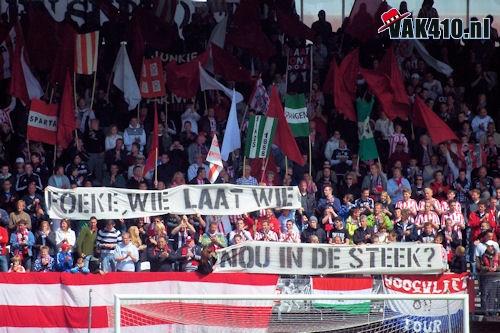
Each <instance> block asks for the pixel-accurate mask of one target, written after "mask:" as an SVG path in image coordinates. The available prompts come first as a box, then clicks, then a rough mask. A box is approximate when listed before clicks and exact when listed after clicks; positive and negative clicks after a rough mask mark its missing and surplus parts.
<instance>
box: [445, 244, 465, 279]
mask: <svg viewBox="0 0 500 333" xmlns="http://www.w3.org/2000/svg"><path fill="white" fill-rule="evenodd" d="M449 266H450V272H452V273H458V274H460V273H464V272H467V261H466V260H465V248H464V247H463V246H458V247H457V248H456V250H455V255H454V256H453V258H452V259H451V262H450V265H449Z"/></svg>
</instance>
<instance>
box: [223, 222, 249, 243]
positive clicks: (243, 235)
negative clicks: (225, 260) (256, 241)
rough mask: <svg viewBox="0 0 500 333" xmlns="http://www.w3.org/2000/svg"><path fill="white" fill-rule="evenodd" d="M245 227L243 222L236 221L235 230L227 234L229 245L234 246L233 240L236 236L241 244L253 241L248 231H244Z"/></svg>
mask: <svg viewBox="0 0 500 333" xmlns="http://www.w3.org/2000/svg"><path fill="white" fill-rule="evenodd" d="M245 226H246V224H245V221H243V220H242V219H238V221H236V229H234V230H233V231H231V232H230V233H229V243H230V244H231V245H234V244H236V242H235V238H234V237H235V236H236V235H238V236H239V237H240V241H241V242H245V241H250V240H252V239H253V238H252V235H251V234H250V232H249V231H248V230H245Z"/></svg>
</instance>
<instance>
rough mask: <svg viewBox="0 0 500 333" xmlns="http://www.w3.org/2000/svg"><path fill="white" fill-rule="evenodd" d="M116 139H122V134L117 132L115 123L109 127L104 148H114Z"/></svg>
mask: <svg viewBox="0 0 500 333" xmlns="http://www.w3.org/2000/svg"><path fill="white" fill-rule="evenodd" d="M117 139H123V136H122V135H121V134H120V133H118V127H117V126H116V125H111V126H110V127H109V134H108V135H107V136H106V140H105V147H106V150H110V149H114V148H115V147H116V140H117Z"/></svg>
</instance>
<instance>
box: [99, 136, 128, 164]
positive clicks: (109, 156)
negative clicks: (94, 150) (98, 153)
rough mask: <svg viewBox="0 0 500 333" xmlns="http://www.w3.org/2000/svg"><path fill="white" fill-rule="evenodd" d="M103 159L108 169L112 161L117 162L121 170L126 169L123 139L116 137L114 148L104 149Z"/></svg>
mask: <svg viewBox="0 0 500 333" xmlns="http://www.w3.org/2000/svg"><path fill="white" fill-rule="evenodd" d="M104 161H105V163H106V166H107V168H108V170H109V169H110V167H111V164H113V163H114V164H117V165H118V166H119V167H120V170H121V171H122V172H123V171H124V170H126V169H127V166H128V165H127V152H126V150H125V145H124V144H123V139H121V138H119V139H116V146H115V148H113V149H110V150H107V151H106V153H105V154H104Z"/></svg>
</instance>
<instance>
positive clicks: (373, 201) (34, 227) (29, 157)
mask: <svg viewBox="0 0 500 333" xmlns="http://www.w3.org/2000/svg"><path fill="white" fill-rule="evenodd" d="M424 3H427V6H428V4H429V3H430V1H424ZM404 8H405V7H404V4H402V7H401V10H404ZM431 9H433V8H432V4H431V6H430V8H428V7H425V6H423V7H422V9H421V11H420V12H419V15H431V16H432V15H437V12H436V11H435V9H433V10H431ZM191 24H192V25H193V26H195V27H196V26H197V25H198V24H199V23H197V20H193V23H191ZM262 24H263V26H265V33H266V34H267V35H268V36H269V37H270V40H272V41H273V44H274V46H275V47H276V49H277V50H279V51H278V53H277V54H276V55H275V56H273V57H271V58H270V59H269V60H268V61H267V62H258V63H256V66H257V70H258V71H260V72H261V77H262V80H263V82H264V85H265V86H266V87H268V88H269V89H270V87H271V86H272V85H275V86H277V87H278V89H279V91H280V92H281V93H282V94H284V92H285V87H284V85H285V83H286V77H285V75H286V70H285V67H286V50H287V49H288V47H290V46H291V45H303V44H304V41H300V40H295V39H293V38H285V39H280V38H278V36H280V35H281V33H280V31H279V27H278V26H276V24H273V22H272V20H270V19H266V20H264V21H263V22H262ZM202 27H203V25H201V24H200V26H199V27H198V28H202ZM312 29H313V31H314V32H315V33H316V36H317V39H316V40H315V41H314V42H315V43H314V57H313V61H314V75H313V78H314V84H313V90H312V91H311V94H310V96H308V100H309V103H308V114H309V121H310V122H309V126H310V137H309V139H310V141H311V146H312V149H311V152H312V156H309V153H308V147H307V142H306V143H304V142H301V140H300V139H298V142H299V145H300V147H301V150H302V152H303V155H304V158H305V159H307V160H309V158H310V159H311V160H312V161H311V165H312V168H311V172H310V170H309V165H308V164H307V163H306V165H305V166H300V165H297V164H295V163H292V162H290V161H287V162H285V161H286V159H285V158H284V156H283V155H282V154H281V153H280V151H279V148H278V147H273V149H272V153H271V156H270V159H269V162H268V163H266V164H265V165H266V167H265V170H263V165H264V163H262V161H260V160H250V161H248V162H249V163H247V165H245V166H244V167H243V158H242V153H240V152H239V151H236V152H234V153H232V156H231V157H230V159H229V161H228V162H227V163H225V168H224V170H222V172H221V173H220V176H219V179H218V180H217V182H219V183H234V184H240V185H263V186H271V185H282V184H283V185H296V186H298V187H299V190H300V199H301V203H302V207H301V208H299V209H297V210H285V209H282V210H278V209H275V210H272V209H267V210H265V211H258V212H248V214H243V215H232V214H231V212H228V215H226V216H203V215H200V214H196V215H190V216H178V215H173V214H166V215H162V216H155V217H144V218H139V219H122V220H100V221H98V220H97V219H95V218H91V219H90V220H88V221H76V220H68V219H62V220H51V219H49V218H48V215H47V209H46V205H45V202H44V196H43V189H44V188H45V187H46V186H48V185H50V186H53V187H57V188H61V189H71V188H75V187H92V186H107V187H119V188H131V189H144V190H145V189H160V190H161V189H165V188H170V187H175V186H179V185H183V184H207V183H208V180H207V174H208V164H207V163H206V162H205V159H206V155H207V153H208V149H209V145H210V142H211V138H212V136H213V135H214V134H217V135H218V136H219V138H220V140H223V136H224V133H223V129H224V127H225V121H226V120H227V114H228V111H229V110H228V109H229V103H230V101H229V100H228V99H227V98H226V97H225V96H222V95H219V94H218V93H217V92H210V93H208V94H207V97H208V98H207V99H208V103H207V104H208V105H205V102H204V101H203V98H198V99H196V100H195V101H194V102H189V103H186V104H185V105H184V107H185V110H184V111H183V112H181V113H180V114H170V113H169V118H168V122H162V123H161V124H160V133H159V135H160V148H159V150H160V153H159V165H158V167H157V170H156V173H157V174H156V175H155V174H154V172H150V173H149V174H147V175H145V176H143V172H142V170H143V167H144V163H145V156H147V154H148V151H149V147H150V145H151V141H152V139H151V133H152V119H153V117H152V112H153V109H152V107H151V105H150V104H146V103H143V104H141V107H140V110H139V112H138V113H137V114H136V113H135V111H133V112H131V113H130V114H127V113H120V112H117V111H116V109H115V105H114V104H113V99H112V98H109V96H107V95H106V90H105V89H103V88H99V87H102V86H104V85H105V83H101V84H99V82H98V88H97V93H96V96H95V101H94V102H93V103H91V101H90V96H91V94H90V93H89V89H90V85H89V84H88V82H85V85H84V84H82V83H80V84H79V89H78V92H79V97H78V102H77V108H76V110H75V117H77V120H78V124H79V130H78V132H77V134H76V135H74V140H73V143H72V144H71V146H70V147H69V148H68V149H66V150H61V149H58V150H57V151H56V152H55V154H56V163H55V165H54V164H53V156H54V155H53V154H54V152H53V151H52V150H51V149H52V148H51V147H49V146H46V145H43V144H40V143H36V142H30V143H29V146H28V145H27V144H26V130H25V129H24V130H23V128H25V127H26V114H27V110H24V109H23V107H22V106H21V105H20V103H17V106H16V110H15V112H12V113H11V115H12V117H13V121H12V124H13V125H9V124H8V123H3V124H2V128H1V133H0V137H1V144H0V146H1V150H0V159H1V169H0V187H1V189H0V214H1V224H2V226H1V227H0V271H3V272H6V271H10V272H25V271H35V272H47V271H63V272H73V273H88V272H111V271H141V270H151V271H173V270H175V271H196V270H198V269H200V271H210V263H211V261H212V259H211V258H212V253H213V251H214V250H216V249H218V248H222V247H227V246H230V245H233V244H238V243H241V242H245V241H249V240H256V241H273V242H294V243H300V242H308V243H327V244H331V245H332V246H336V245H356V246H357V245H362V244H381V243H388V242H417V243H418V242H421V243H427V242H434V243H439V244H442V246H443V247H444V248H445V249H446V250H447V253H448V261H449V264H450V270H451V271H453V272H464V271H467V270H468V269H470V270H471V271H472V273H473V275H475V274H476V273H478V272H494V271H498V262H499V247H498V242H497V240H498V239H499V237H500V224H499V218H500V202H499V200H500V173H499V168H500V157H499V155H498V151H499V149H500V133H499V132H498V131H497V130H496V125H497V124H498V111H499V110H500V99H499V98H498V94H499V92H500V89H499V85H498V73H499V65H500V63H499V59H500V52H499V47H498V46H497V44H498V42H500V40H499V39H498V33H497V32H496V30H495V29H494V28H493V27H491V32H492V33H491V39H490V40H485V41H460V40H438V41H428V42H425V45H426V47H427V48H428V49H429V51H430V52H431V54H433V55H434V56H435V57H436V58H439V59H440V60H441V61H443V62H445V63H448V64H449V65H450V66H452V67H453V68H454V69H455V71H454V72H453V74H452V75H451V76H449V77H446V76H444V75H443V74H441V73H439V72H437V71H436V70H434V69H433V68H431V67H430V66H429V65H428V64H427V63H426V62H425V61H424V60H423V59H422V58H420V57H419V55H417V54H416V53H414V52H412V53H409V54H408V53H407V52H406V53H405V52H404V51H405V50H402V49H398V46H399V45H398V43H396V42H393V43H392V44H394V46H395V48H396V50H397V55H398V62H399V63H400V67H401V72H402V75H403V78H404V79H405V83H406V88H407V93H408V95H409V96H410V97H411V98H413V97H414V96H415V95H419V96H420V97H422V98H423V100H425V102H426V104H427V105H428V106H429V107H431V108H432V109H433V110H434V111H435V112H436V113H437V114H438V115H439V116H440V117H441V118H442V119H444V120H445V121H446V123H447V124H448V125H449V126H450V127H451V129H452V130H453V131H454V132H455V133H456V134H457V136H458V137H459V139H460V143H457V144H456V146H455V147H458V149H452V145H450V144H446V143H442V144H439V145H435V144H433V143H432V142H431V140H430V137H429V135H428V131H431V130H432V129H422V128H417V127H416V126H413V125H412V122H411V119H396V120H394V121H391V120H390V119H389V118H388V117H387V116H386V114H385V113H384V112H383V111H382V109H381V107H380V106H379V105H378V104H377V103H376V104H375V110H376V111H377V112H374V113H373V115H372V120H371V123H372V127H373V130H374V133H375V139H376V143H377V148H378V150H379V156H380V157H379V159H377V160H373V161H360V160H359V159H358V155H357V154H356V152H357V149H358V138H357V135H356V131H353V130H352V128H353V126H356V124H355V123H353V122H350V121H348V120H346V119H345V118H344V116H343V115H342V114H341V113H339V112H337V110H336V109H335V108H334V106H333V103H332V96H331V92H329V91H325V92H323V91H322V89H321V88H320V87H321V86H322V85H323V84H324V81H325V79H326V78H327V75H326V74H327V71H328V63H329V62H330V61H331V59H332V58H333V57H335V58H337V59H338V60H340V59H342V58H343V57H344V56H345V55H346V54H348V53H349V51H350V50H352V49H353V48H354V47H356V46H358V42H357V41H356V40H354V39H353V38H351V37H350V36H349V35H348V34H346V33H345V32H344V31H343V29H342V28H339V29H338V30H337V31H332V27H331V24H330V23H329V22H327V21H326V20H325V13H324V12H323V11H320V12H319V15H318V20H317V21H316V22H314V24H313V25H312ZM193 30H196V29H194V28H193ZM389 44H391V43H390V42H389V41H388V40H387V38H384V37H383V36H379V37H377V38H375V39H374V40H373V41H371V42H369V43H366V44H363V45H361V49H362V52H360V58H361V59H360V62H361V63H364V64H365V65H366V66H367V67H371V68H373V67H374V66H376V64H377V63H378V62H379V61H380V58H381V55H382V54H383V51H384V49H387V47H388V46H389ZM233 51H234V54H236V55H237V56H238V57H239V58H240V59H241V61H242V62H243V63H245V60H248V55H246V54H245V52H244V51H242V50H241V49H237V48H234V49H233ZM100 52H106V46H103V49H102V50H101V51H100ZM100 70H101V69H100ZM103 70H104V71H105V69H103ZM108 70H109V68H108ZM167 80H168V78H167ZM363 86H366V83H365V82H364V81H363V79H362V78H360V79H359V80H358V87H359V89H360V90H362V89H363ZM365 90H366V88H365ZM3 93H4V94H7V92H6V91H4V92H3ZM55 98H56V99H57V98H58V96H57V95H56V97H55ZM352 102H353V103H354V101H352ZM10 103H11V100H10V99H9V98H4V107H5V104H10ZM91 104H92V105H93V107H92V109H90V105H91ZM244 108H245V107H244V106H243V107H241V106H239V109H240V114H239V115H240V117H241V116H242V115H243V110H244ZM23 114H24V116H22V115H23ZM250 114H255V110H252V109H250V110H249V112H247V114H246V116H247V117H248V115H250ZM124 118H127V121H128V123H126V124H123V119H124ZM160 118H161V119H162V120H165V114H164V113H163V112H161V115H160ZM23 119H24V123H23ZM240 120H242V124H243V126H242V134H241V135H242V138H245V123H246V120H247V119H240ZM495 122H496V123H495ZM165 124H168V126H165ZM18 125H19V126H18ZM306 141H307V140H306ZM244 144H245V143H244V140H243V142H242V146H244ZM285 163H289V165H288V166H285ZM155 179H156V180H157V181H155ZM417 246H418V245H417ZM468 263H470V266H468V265H467V264H468Z"/></svg>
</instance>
